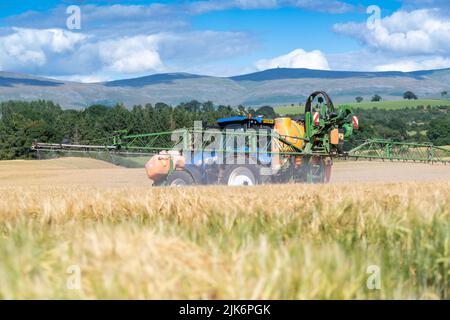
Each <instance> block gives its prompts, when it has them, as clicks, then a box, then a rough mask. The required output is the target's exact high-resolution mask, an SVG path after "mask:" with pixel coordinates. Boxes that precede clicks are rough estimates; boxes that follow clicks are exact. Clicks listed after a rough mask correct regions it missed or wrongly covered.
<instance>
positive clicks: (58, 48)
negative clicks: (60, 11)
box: [0, 28, 87, 68]
mask: <svg viewBox="0 0 450 320" xmlns="http://www.w3.org/2000/svg"><path fill="white" fill-rule="evenodd" d="M12 31H13V32H12V33H11V34H8V35H5V36H2V37H0V66H1V67H2V68H8V67H9V68H11V67H14V66H16V65H20V66H36V65H37V66H42V65H44V64H46V63H47V58H48V56H49V55H51V54H62V53H67V52H70V51H73V50H74V49H75V47H76V46H77V45H79V44H80V43H82V42H83V40H85V39H86V38H87V36H85V35H83V34H79V33H74V32H70V31H66V30H61V29H24V28H13V29H12Z"/></svg>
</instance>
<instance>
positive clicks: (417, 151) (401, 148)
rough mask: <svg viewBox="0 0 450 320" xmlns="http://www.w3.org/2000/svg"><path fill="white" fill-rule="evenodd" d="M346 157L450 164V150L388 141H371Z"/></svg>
mask: <svg viewBox="0 0 450 320" xmlns="http://www.w3.org/2000/svg"><path fill="white" fill-rule="evenodd" d="M346 156H347V157H350V158H354V159H359V158H362V159H369V160H372V159H375V160H390V161H412V162H429V163H444V164H450V149H447V148H444V147H437V146H434V145H432V144H431V143H409V142H396V141H392V140H386V139H369V140H367V141H365V142H364V143H363V144H361V145H359V146H357V147H356V148H354V149H352V150H350V151H349V152H348V153H347V155H346Z"/></svg>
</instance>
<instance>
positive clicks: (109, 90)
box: [0, 68, 450, 108]
mask: <svg viewBox="0 0 450 320" xmlns="http://www.w3.org/2000/svg"><path fill="white" fill-rule="evenodd" d="M315 90H325V91H327V92H329V93H330V94H331V96H332V97H333V99H334V101H336V102H350V101H354V98H355V97H356V96H362V97H364V99H365V100H366V101H367V100H370V97H371V96H372V95H374V94H379V95H381V96H382V97H383V99H384V100H398V99H402V95H403V92H405V91H407V90H411V91H413V92H414V93H415V94H416V95H417V96H419V98H423V99H435V98H440V92H441V91H450V69H440V70H425V71H415V72H398V71H390V72H355V71H326V70H311V69H288V68H277V69H269V70H265V71H260V72H255V73H250V74H244V75H238V76H233V77H211V76H204V75H195V74H189V73H165V74H154V75H150V76H145V77H139V78H133V79H123V80H115V81H109V82H103V83H78V82H70V81H60V80H54V79H47V78H42V77H35V76H29V75H22V74H15V73H9V72H0V101H5V100H28V101H29V100H36V99H48V100H53V101H55V102H57V103H59V104H60V105H62V106H63V107H64V108H83V107H86V106H89V105H91V104H95V103H101V104H106V105H113V104H116V103H123V104H125V105H126V106H129V107H131V106H133V105H135V104H146V103H153V104H154V103H156V102H166V103H170V104H177V103H180V102H186V101H189V100H192V99H196V100H199V101H207V100H211V101H213V102H214V103H216V104H229V105H233V106H236V105H239V104H243V105H247V106H259V105H263V104H272V105H288V104H291V103H295V104H298V103H299V102H302V103H304V102H305V99H306V98H307V96H308V95H309V94H310V93H311V92H313V91H315Z"/></svg>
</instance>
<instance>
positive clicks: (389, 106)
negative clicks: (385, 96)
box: [274, 99, 450, 115]
mask: <svg viewBox="0 0 450 320" xmlns="http://www.w3.org/2000/svg"><path fill="white" fill-rule="evenodd" d="M337 105H347V106H350V107H352V108H354V109H356V108H361V109H373V108H378V109H383V110H397V109H403V108H415V107H417V106H425V107H427V106H431V107H436V106H449V105H450V100H437V99H435V100H433V99H418V100H389V101H378V102H372V101H362V102H360V103H357V102H350V103H337ZM274 110H275V112H277V113H278V114H284V115H289V114H299V113H303V112H304V110H305V107H304V104H303V105H302V106H299V105H298V104H297V105H294V106H291V105H285V106H276V107H274Z"/></svg>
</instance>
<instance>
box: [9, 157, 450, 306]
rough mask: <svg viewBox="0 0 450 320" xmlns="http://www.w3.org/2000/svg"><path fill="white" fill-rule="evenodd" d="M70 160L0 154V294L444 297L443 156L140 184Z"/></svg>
mask: <svg viewBox="0 0 450 320" xmlns="http://www.w3.org/2000/svg"><path fill="white" fill-rule="evenodd" d="M69 163H70V165H69ZM73 163H74V162H73V161H71V162H67V161H66V162H58V161H54V162H43V164H42V163H37V164H36V163H30V162H27V161H24V162H21V163H17V162H9V163H0V192H1V197H0V298H1V299H16V298H27V299H41V298H43V299H56V298H64V299H65V298H69V299H78V298H81V299H98V298H99V299H107V298H112V299H122V298H123V299H131V298H132V299H448V298H449V293H450V292H449V287H450V286H449V280H450V271H449V270H450V269H449V264H450V180H449V179H448V178H447V176H445V174H442V173H445V172H446V170H448V167H435V168H440V170H441V172H442V173H441V174H440V175H439V177H438V178H436V179H434V180H433V179H431V180H428V181H420V182H417V181H405V182H383V181H368V182H367V181H366V182H365V181H359V182H357V183H356V182H345V181H340V182H339V181H337V182H335V183H332V184H328V185H301V184H287V185H266V186H256V187H222V186H208V187H187V188H151V187H150V185H149V184H148V185H145V184H146V183H148V182H147V181H145V180H141V176H140V174H138V173H139V172H142V171H137V170H135V169H118V168H116V167H113V166H110V165H107V164H105V165H104V166H102V165H101V163H100V162H95V168H91V169H90V168H89V166H87V165H85V163H83V164H75V165H74V164H73ZM39 166H42V167H39ZM33 167H34V168H35V172H32V171H31V170H30V171H27V170H28V169H27V168H33ZM342 168H343V167H341V169H340V170H344V169H342ZM344 168H345V167H344ZM44 170H46V171H45V172H46V173H44ZM89 170H90V171H89ZM108 170H109V171H108ZM122 170H130V171H125V172H128V175H127V174H125V173H124V172H122ZM434 170H436V169H434ZM61 171H62V172H65V174H66V175H67V177H68V179H70V178H75V177H76V175H77V172H78V173H79V175H80V176H81V177H82V178H79V179H78V180H76V181H75V183H74V184H70V183H69V182H68V181H66V180H63V179H62V178H61V177H59V174H61ZM48 172H54V173H55V174H54V175H51V174H49V173H48ZM105 172H108V173H105ZM33 174H35V175H37V177H34V176H33ZM45 174H47V176H46V175H45ZM347 174H348V172H347ZM25 176H28V177H29V180H30V181H32V182H33V181H34V183H30V184H27V179H25V178H24V177H25ZM55 176H56V177H57V178H55ZM341 176H344V174H341ZM36 179H37V180H36ZM45 179H47V180H45ZM108 179H109V181H111V183H110V185H109V186H108V185H107V181H108ZM127 179H128V180H127ZM44 181H48V182H47V183H44ZM37 182H39V183H37ZM83 182H84V183H83ZM374 279H375V280H374ZM372 280H374V281H372ZM377 281H378V282H377Z"/></svg>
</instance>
